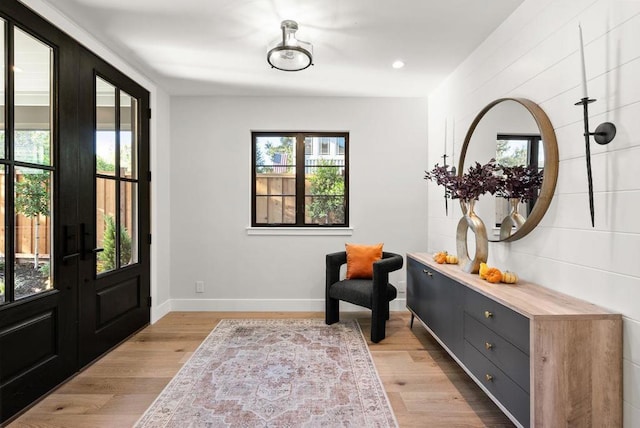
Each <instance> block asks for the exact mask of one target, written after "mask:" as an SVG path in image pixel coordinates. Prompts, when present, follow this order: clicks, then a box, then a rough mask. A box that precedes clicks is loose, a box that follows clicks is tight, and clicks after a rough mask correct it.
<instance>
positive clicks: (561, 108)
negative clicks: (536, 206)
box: [428, 0, 640, 427]
mask: <svg viewBox="0 0 640 428" xmlns="http://www.w3.org/2000/svg"><path fill="white" fill-rule="evenodd" d="M579 22H581V23H582V28H583V33H584V42H585V56H586V62H587V64H586V66H587V79H588V88H589V96H590V97H591V98H596V99H597V100H598V101H597V102H596V103H594V104H591V105H590V119H591V122H592V124H593V125H592V130H593V128H595V126H596V125H597V124H598V123H600V122H603V121H612V122H614V123H615V124H616V126H617V128H618V134H617V136H616V138H615V140H614V141H613V142H612V143H611V144H609V145H608V146H599V145H597V144H592V146H591V149H592V166H593V174H594V175H593V183H594V190H595V228H592V227H591V221H590V217H589V203H588V197H587V178H586V167H585V154H584V138H583V136H582V132H583V129H582V126H583V124H582V111H581V108H580V107H576V106H574V103H575V102H576V101H578V100H579V99H580V98H581V89H580V71H579V70H580V68H579V64H580V62H579V51H578V46H579V44H578V23H579ZM638 40H640V2H638V1H616V0H595V1H594V0H589V1H586V0H562V1H552V0H525V2H524V3H523V5H522V6H521V7H520V8H519V9H518V10H517V11H516V12H515V13H514V14H513V15H512V16H510V17H509V18H508V19H507V21H506V22H505V23H504V24H503V25H502V26H501V27H500V28H499V29H498V30H497V31H496V32H494V33H493V34H492V35H491V36H490V37H489V38H488V39H487V40H486V41H485V42H484V43H483V44H482V45H481V46H480V47H479V48H478V49H477V50H476V51H475V52H474V53H473V54H472V55H471V56H470V57H469V58H467V60H466V61H465V62H464V63H463V64H462V65H461V66H460V67H459V68H458V69H457V70H456V71H455V72H454V73H453V74H452V75H451V76H450V77H449V78H448V80H447V81H446V82H445V83H444V84H443V85H442V86H441V87H440V88H439V89H438V90H437V91H436V93H435V94H433V96H432V97H430V100H429V123H430V124H431V126H430V130H429V141H430V142H431V141H434V142H438V143H434V144H430V145H429V159H430V160H429V165H432V164H433V163H435V162H437V161H438V159H439V156H440V155H441V154H442V153H441V152H442V145H441V141H442V139H443V135H444V120H445V118H449V120H450V121H453V120H454V119H455V122H456V129H455V136H456V140H457V141H456V148H457V151H458V153H457V154H456V157H457V155H458V154H459V148H460V147H461V145H462V140H463V138H464V133H465V131H466V129H467V128H468V126H469V125H470V123H471V121H472V120H473V117H474V116H475V115H476V113H477V112H479V111H480V110H481V109H482V107H483V106H484V105H486V104H488V103H489V102H490V101H491V100H493V99H495V98H500V97H505V96H518V97H525V98H530V99H532V100H533V101H535V102H537V103H538V104H539V105H540V106H541V107H542V108H543V109H544V110H545V111H546V113H547V115H548V116H549V118H550V119H551V122H552V124H553V126H554V128H555V131H556V135H557V138H558V145H559V155H560V171H559V178H558V185H557V188H556V193H555V195H554V198H553V201H552V203H551V207H550V209H549V211H548V212H547V214H546V215H545V217H544V219H543V220H542V222H541V224H540V225H539V226H538V227H537V228H536V229H535V230H534V231H533V232H532V233H531V234H529V235H528V236H526V237H525V238H523V239H521V240H519V241H516V242H513V243H511V244H508V243H495V244H491V245H490V248H489V262H490V264H492V265H495V266H498V267H500V268H509V269H510V270H514V271H516V272H518V273H519V274H520V275H521V276H522V277H524V278H527V279H528V280H531V281H533V282H536V283H539V284H541V285H544V286H547V287H550V288H553V289H556V290H558V291H561V292H564V293H567V294H571V295H573V296H577V297H580V298H583V299H585V300H588V301H590V302H593V303H596V304H598V305H600V306H603V307H606V308H609V309H611V310H613V311H616V312H620V313H622V314H623V316H624V422H625V426H626V427H637V426H640V304H638V302H640V263H639V262H638V260H639V256H640V222H639V221H638V215H637V212H638V210H639V209H640V181H639V180H638V165H640V121H639V120H638V118H639V117H640V80H639V79H638V77H637V76H638V75H640V43H638ZM440 124H442V125H440ZM449 132H451V131H449ZM449 147H451V144H450V145H449ZM429 190H430V191H429V209H428V213H429V214H428V215H429V229H428V247H429V250H430V251H435V250H440V249H454V248H455V224H456V222H457V221H458V218H459V217H460V209H459V207H457V208H456V210H455V211H454V213H453V214H451V213H450V214H449V217H445V216H444V210H443V209H442V208H441V205H442V202H441V201H442V199H441V189H438V188H437V187H436V186H435V185H430V186H429ZM431 190H433V191H431Z"/></svg>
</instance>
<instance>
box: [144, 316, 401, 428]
mask: <svg viewBox="0 0 640 428" xmlns="http://www.w3.org/2000/svg"><path fill="white" fill-rule="evenodd" d="M136 427H138V428H142V427H154V428H155V427H269V428H276V427H331V428H333V427H358V428H361V427H397V422H396V420H395V417H394V415H393V412H392V410H391V406H390V405H389V401H388V399H387V396H386V394H385V392H384V389H383V387H382V384H381V382H380V379H379V377H378V374H377V372H376V370H375V367H374V365H373V361H372V359H371V354H370V353H369V349H368V348H367V344H366V342H365V340H364V337H363V336H362V331H361V330H360V326H359V325H358V323H357V322H356V321H355V320H351V321H346V322H340V323H337V324H333V325H331V326H327V325H325V323H324V320H321V319H304V320H294V319H289V320H222V321H220V323H219V324H218V325H217V326H216V328H215V329H214V330H213V331H212V332H211V334H210V335H209V337H207V338H206V339H205V341H204V342H203V343H202V344H201V345H200V347H199V348H198V349H197V350H196V352H195V354H194V355H193V356H192V357H191V359H190V360H189V361H188V362H187V363H186V364H185V366H184V367H183V368H182V369H181V370H180V372H179V373H178V374H177V375H176V376H175V377H174V378H173V380H172V381H171V382H170V383H169V385H167V387H166V388H165V389H164V391H163V392H162V393H161V394H160V396H159V397H158V398H157V399H156V401H155V402H154V403H153V404H152V405H151V407H149V409H148V410H147V411H146V412H145V414H144V415H143V416H142V417H141V418H140V420H139V421H138V423H137V424H136Z"/></svg>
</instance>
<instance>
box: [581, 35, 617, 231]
mask: <svg viewBox="0 0 640 428" xmlns="http://www.w3.org/2000/svg"><path fill="white" fill-rule="evenodd" d="M578 30H579V33H580V59H581V63H582V99H581V100H580V101H578V102H577V103H576V104H575V105H577V106H579V105H582V111H583V114H584V144H585V157H586V160H587V180H588V182H589V210H590V212H591V227H595V222H594V218H593V217H594V215H593V211H594V208H593V178H592V174H591V140H590V138H589V137H591V136H592V135H593V138H594V140H595V141H596V143H598V144H600V145H606V144H609V143H610V142H611V141H612V140H613V138H614V137H615V136H616V126H615V125H614V124H613V123H611V122H604V123H601V124H600V125H598V126H597V127H596V130H595V132H590V131H589V104H591V103H593V102H595V101H596V100H595V99H591V98H589V96H588V95H587V73H586V69H585V64H584V44H583V42H582V27H581V26H580V25H578Z"/></svg>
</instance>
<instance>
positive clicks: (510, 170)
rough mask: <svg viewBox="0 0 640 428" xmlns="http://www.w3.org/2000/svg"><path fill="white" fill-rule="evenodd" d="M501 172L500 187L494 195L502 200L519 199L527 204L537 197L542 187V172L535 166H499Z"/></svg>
mask: <svg viewBox="0 0 640 428" xmlns="http://www.w3.org/2000/svg"><path fill="white" fill-rule="evenodd" d="M499 169H500V170H501V171H502V179H501V180H500V181H501V183H500V186H499V187H498V190H497V191H496V195H497V196H500V197H502V198H519V199H520V200H521V201H522V202H528V201H531V200H532V199H535V198H536V197H537V196H538V190H539V189H540V186H541V185H542V178H543V175H544V173H543V170H538V168H536V167H535V166H522V165H516V166H501V165H500V166H499Z"/></svg>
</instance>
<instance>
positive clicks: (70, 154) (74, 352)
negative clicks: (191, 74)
mask: <svg viewBox="0 0 640 428" xmlns="http://www.w3.org/2000/svg"><path fill="white" fill-rule="evenodd" d="M0 70H1V71H0V425H2V423H3V422H4V421H6V420H7V419H9V418H10V417H12V416H13V415H15V414H16V413H17V412H19V411H20V410H22V409H23V408H25V407H26V406H28V405H29V404H30V403H32V402H33V401H35V400H36V399H38V398H39V397H41V396H42V395H43V394H45V393H47V392H48V391H50V390H51V389H52V388H54V387H55V386H57V385H58V384H60V383H61V382H63V381H64V380H65V379H67V378H69V377H70V376H71V375H73V374H74V373H75V372H77V371H78V370H79V369H80V368H82V367H83V366H85V365H86V364H88V363H89V362H91V361H92V360H94V359H95V358H97V357H98V356H100V355H101V354H103V353H104V352H106V351H107V350H109V349H110V348H112V347H113V346H115V345H116V344H118V343H119V342H120V341H122V340H123V339H125V338H126V337H127V336H129V335H130V334H132V333H133V332H135V331H136V330H138V329H140V328H141V327H142V326H144V325H145V324H147V323H148V322H149V304H150V299H149V295H150V292H149V288H150V286H149V282H150V274H149V269H150V263H149V248H150V246H149V243H150V242H149V238H148V237H149V224H150V219H149V172H148V168H149V166H148V165H149V120H148V111H149V93H148V92H147V91H146V90H144V88H142V87H141V86H139V85H137V84H136V83H135V82H133V81H132V80H130V79H128V78H127V77H126V76H124V75H123V74H122V73H120V72H118V71H117V70H116V69H114V68H113V67H111V66H110V65H108V64H107V63H105V62H104V61H102V60H100V59H99V58H98V57H96V56H95V55H94V54H92V53H91V52H89V51H87V50H86V49H85V48H84V47H82V46H81V45H80V44H79V43H78V42H76V41H75V40H73V39H72V38H70V37H69V36H67V35H66V34H64V33H63V32H61V31H60V30H58V29H57V28H55V27H54V26H53V25H51V24H50V23H48V22H47V21H45V20H44V19H42V18H41V17H39V16H38V15H37V14H35V13H33V12H32V11H30V10H29V9H27V8H26V7H25V6H23V5H22V4H20V3H19V2H17V1H15V0H2V1H1V2H0Z"/></svg>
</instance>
